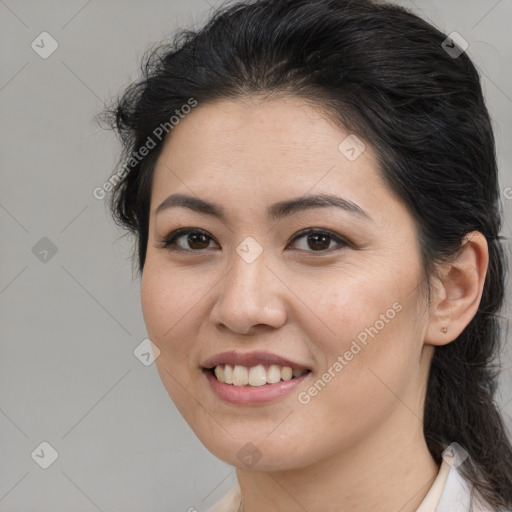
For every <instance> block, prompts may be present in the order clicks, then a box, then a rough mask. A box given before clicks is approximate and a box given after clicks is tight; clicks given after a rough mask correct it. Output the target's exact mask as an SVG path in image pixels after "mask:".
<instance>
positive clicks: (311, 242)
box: [293, 229, 348, 252]
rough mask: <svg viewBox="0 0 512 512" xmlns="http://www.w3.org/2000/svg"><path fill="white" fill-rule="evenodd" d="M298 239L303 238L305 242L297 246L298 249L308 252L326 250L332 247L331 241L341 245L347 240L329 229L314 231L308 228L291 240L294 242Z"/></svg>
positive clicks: (345, 243)
mask: <svg viewBox="0 0 512 512" xmlns="http://www.w3.org/2000/svg"><path fill="white" fill-rule="evenodd" d="M300 239H305V243H303V244H302V247H299V250H301V251H308V252H326V251H328V250H330V249H332V246H331V243H332V242H335V244H334V245H335V246H336V245H338V246H339V245H341V246H342V247H343V246H346V245H348V242H346V241H345V240H343V238H341V237H340V236H338V235H336V234H335V233H332V232H331V231H315V230H311V229H310V230H307V231H305V232H302V233H301V234H299V235H298V236H296V237H295V238H294V239H293V242H294V243H295V242H296V241H297V240H300ZM296 245H297V244H296Z"/></svg>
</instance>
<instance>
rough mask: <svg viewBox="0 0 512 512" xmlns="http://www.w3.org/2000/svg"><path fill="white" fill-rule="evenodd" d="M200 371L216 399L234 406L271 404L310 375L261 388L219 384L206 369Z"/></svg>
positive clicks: (308, 373)
mask: <svg viewBox="0 0 512 512" xmlns="http://www.w3.org/2000/svg"><path fill="white" fill-rule="evenodd" d="M228 364H229V363H228ZM202 371H203V374H204V375H205V377H206V379H207V380H208V383H209V385H210V388H211V389H212V390H213V392H214V393H215V394H216V395H217V397H219V398H220V399H221V400H224V401H226V402H229V403H231V404H235V405H258V404H265V403H268V402H272V401H274V400H277V399H279V398H282V397H283V396H285V395H288V394H289V393H291V391H292V390H294V389H296V388H297V386H299V385H300V384H301V383H302V382H303V381H304V380H305V379H307V378H308V377H309V376H310V375H312V373H311V372H307V373H304V374H303V375H301V376H300V377H295V378H293V379H290V380H285V381H280V382H276V383H275V384H264V385H263V386H234V385H233V384H225V383H224V382H220V380H217V378H216V377H215V376H214V375H213V373H212V371H211V370H209V369H207V368H203V370H202Z"/></svg>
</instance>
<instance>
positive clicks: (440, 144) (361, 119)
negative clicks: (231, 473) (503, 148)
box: [109, 0, 512, 512]
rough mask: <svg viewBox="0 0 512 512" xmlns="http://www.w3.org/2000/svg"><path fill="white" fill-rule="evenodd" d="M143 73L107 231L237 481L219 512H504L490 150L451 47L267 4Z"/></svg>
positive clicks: (386, 7)
mask: <svg viewBox="0 0 512 512" xmlns="http://www.w3.org/2000/svg"><path fill="white" fill-rule="evenodd" d="M144 71H145V75H144V77H143V79H142V80H141V81H139V82H137V83H135V84H133V85H132V86H130V87H129V89H128V90H127V91H126V92H125V94H124V95H123V96H122V98H121V99H120V100H119V101H118V103H117V104H116V105H115V106H114V108H113V109H112V110H111V112H110V118H109V119H110V122H111V124H112V126H113V127H114V128H115V129H116V130H117V131H118V133H119V134H120V136H121V139H122V141H123V143H124V157H125V166H124V167H123V168H122V171H121V172H119V173H118V176H117V178H118V179H117V185H116V187H115V189H114V193H113V194H112V196H111V207H112V211H113V214H114V217H115V219H116V220H117V222H119V223H120V224H121V225H123V226H124V227H126V228H127V229H129V230H130V231H131V232H132V233H134V234H135V235H136V240H137V242H138V269H139V271H140V274H141V299H142V309H143V314H144V319H145V322H146V326H147V329H148V334H149V337H150V339H151V340H152V342H153V344H154V350H157V351H158V354H159V355H158V357H157V359H156V364H157V367H158V371H159V374H160V376H161V378H162V381H163V383H164V386H165V387H166V389H167V391H168V392H169V394H170V396H171V398H172V400H173V401H174V403H175V404H176V406H177V408H178V409H179V411H180V412H181V414H182V415H183V417H184V419H185V420H186V421H187V422H188V424H189V425H190V427H191V428H192V429H193V431H194V432H195V433H196V435H197V436H198V437H199V439H200V440H201V441H202V443H203V444H204V445H205V446H206V447H207V448H208V449H209V450H210V451H211V452H212V453H213V454H214V455H216V456H217V457H219V458H220V459H222V460H224V461H225V462H227V463H228V464H231V465H234V466H236V471H237V480H238V485H237V486H236V487H235V488H233V489H232V490H231V491H230V493H229V494H228V495H226V496H225V498H224V499H223V500H222V501H221V502H219V503H218V504H217V505H216V506H215V507H214V508H213V509H212V511H213V510H214V511H216V512H220V511H223V512H224V511H229V512H231V511H233V512H235V511H241V510H244V511H245V512H254V511H260V510H279V511H298V510H307V511H309V512H315V511H319V510H322V511H326V510H327V511H349V510H350V511H352V512H354V511H363V510H364V511H366V510H379V511H381V512H382V511H384V512H386V511H390V512H391V511H398V510H400V511H401V512H412V511H419V512H426V511H433V510H436V511H438V512H447V511H451V512H454V511H456V512H458V511H466V510H475V511H477V510H480V511H483V510H485V511H488V510H493V511H494V510H511V509H512V448H511V445H510V440H509V439H508V438H507V434H506V431H505V428H504V424H503V420H502V418H501V416H500V413H499V410H498V409H497V407H496V405H495V403H494V401H493V397H494V392H495V385H496V374H495V370H494V368H493V366H492V362H493V358H494V357H495V356H496V355H497V351H498V349H499V342H500V336H499V316H498V312H499V310H500V307H501V304H502V301H503V294H504V289H503V288H504V256H503V250H502V248H501V246H500V237H499V232H500V226H501V218H500V212H499V188H498V183H497V168H496V159H495V143H494V138H493V133H492V129H491V124H490V121H489V115H488V112H487V109H486V107H485V104H484V100H483V97H482V90H481V86H480V82H479V77H478V74H477V71H476V70H475V67H474V66H473V64H472V63H471V61H470V59H469V58H468V56H467V55H466V53H465V52H464V51H463V48H461V47H460V46H459V45H457V44H456V41H455V38H453V39H451V38H447V37H446V35H444V34H442V33H441V32H439V31H438V30H437V29H435V28H433V27H432V26H431V25H429V24H428V23H426V22H425V21H423V20H421V19H420V18H418V17H417V16H415V15H413V14H411V13H410V12H408V11H407V10H405V9H403V8H401V7H397V6H394V5H391V4H383V3H380V2H372V1H370V0H362V1H358V2H353V1H350V0H256V1H250V2H243V3H237V4H234V5H232V6H226V7H224V8H223V9H220V10H219V11H218V12H217V13H216V14H215V15H213V16H212V18H211V19H210V21H209V22H208V23H207V25H206V26H205V27H204V28H203V29H201V30H199V31H197V32H193V31H183V32H182V33H181V34H179V35H178V36H177V37H176V39H175V41H174V42H173V44H172V45H171V46H170V47H166V46H163V45H162V46H160V47H159V49H158V50H157V51H156V52H155V53H154V54H152V55H151V56H150V57H149V59H148V60H147V64H146V67H145V68H144Z"/></svg>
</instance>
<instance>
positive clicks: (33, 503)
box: [0, 0, 512, 512]
mask: <svg viewBox="0 0 512 512" xmlns="http://www.w3.org/2000/svg"><path fill="white" fill-rule="evenodd" d="M211 1H212V3H210V4H208V3H207V2H206V1H203V0H189V1H188V2H185V1H182V0H165V1H162V0H158V1H151V2H148V1H144V2H142V1H139V2H136V1H134V0H130V1H123V2H121V1H119V0H117V1H112V0H111V1H104V2H100V1H99V0H90V1H86V0H73V1H70V0H67V1H64V0H53V1H46V2H41V1H36V0H17V1H15V0H0V38H1V40H0V52H1V70H2V72H1V75H0V119H1V120H2V124H3V127H2V137H1V139H0V155H1V157H0V158H1V169H2V171H1V172H2V187H1V189H0V222H1V224H0V226H1V229H2V232H1V234H2V239H3V240H5V241H6V242H4V243H3V244H2V245H1V247H0V262H1V267H0V268H1V270H0V319H1V324H0V325H1V340H2V343H1V353H0V365H1V367H0V375H1V382H0V433H1V434H0V448H1V464H0V510H1V511H9V512H11V511H43V510H44V511H52V512H60V511H68V510H73V511H76V512H78V511H96V510H101V511H105V512H107V511H137V512H142V511H145V512H149V511H156V510H159V511H162V510H167V511H185V510H188V509H189V508H190V507H195V508H196V509H197V510H198V511H203V510H206V508H208V507H209V506H211V505H212V504H213V503H214V502H215V501H217V500H218V499H219V498H220V496H222V495H223V494H224V493H225V492H226V491H227V490H228V489H229V488H230V487H231V486H232V485H233V484H234V482H235V473H234V468H233V467H231V466H228V465H226V464H225V463H224V462H221V461H219V460H218V459H216V458H215V457H213V455H211V454H210V453H209V452H208V451H207V450H206V449H205V448H204V447H203V446H202V444H201V443H200V442H199V441H198V439H197V438H196V437H195V435H194V434H193V433H192V431H191V430H190V429H189V428H188V426H187V425H186V423H185V422H184V420H183V419H182V418H181V416H180V415H179V413H178V412H177V411H176V409H175V407H174V405H173V404H172V402H171V400H170V398H169V397H168V395H167V392H166V391H165V389H164V388H163V386H162V384H161V382H160V379H159V377H158V374H157V371H156V368H155V366H154V365H151V366H147V367H146V366H144V365H143V364H142V363H141V362H140V361H139V360H138V359H137V358H136V357H135V356H134V353H133V351H134V349H135V348H136V347H137V346H138V345H139V343H141V341H142V340H143V339H144V338H146V331H145V326H144V323H143V319H142V314H141V310H140V302H139V282H138V280H137V279H132V277H133V275H132V268H131V262H130V240H129V238H127V237H121V235H122V232H121V231H120V230H119V229H118V228H116V227H115V226H114V224H113V222H112V221H111V220H110V218H109V215H108V211H107V209H106V205H105V203H104V201H100V200H97V199H95V198H94V197H93V195H92V191H93V190H94V188H95V187H98V186H101V185H102V184H103V183H104V182H105V180H106V179H107V178H108V176H109V175H110V173H111V172H112V170H113V169H114V166H115V164H116V161H117V155H118V151H119V146H118V145H117V142H116V140H115V137H114V136H113V134H111V133H108V132H104V131H102V130H101V129H100V128H99V127H98V126H97V125H96V124H95V123H94V121H93V117H94V116H95V115H96V114H97V113H98V112H99V111H100V110H101V108H102V105H103V102H104V101H105V100H108V99H109V98H111V97H112V96H113V95H115V94H117V93H118V92H120V91H121V90H122V88H123V87H124V86H126V85H127V84H128V83H129V82H130V80H132V79H135V78H136V77H137V76H138V66H139V62H140V58H141V56H142V54H143V52H144V50H146V49H147V48H148V46H149V44H150V43H152V42H154V41H158V40H159V39H161V38H162V37H164V36H166V35H170V34H172V32H173V30H174V29H175V28H176V27H178V26H183V25H185V26H192V25H194V24H196V25H197V24H199V25H200V24H201V23H202V22H203V21H204V20H205V19H206V18H207V16H208V11H209V9H210V6H209V5H213V6H215V5H218V2H217V3H213V0H211ZM402 4H403V5H408V6H411V7H413V8H414V10H416V11H417V12H419V13H420V14H421V15H422V16H423V17H425V18H427V19H428V20H430V21H431V22H433V23H434V24H436V25H437V26H439V27H440V28H441V29H442V30H443V31H445V32H446V33H450V32H452V31H457V32H459V33H460V34H461V35H463V37H464V38H465V39H466V40H467V41H468V43H469V49H468V53H469V54H470V56H471V57H472V58H473V59H474V61H475V63H476V64H477V65H478V66H479V69H480V71H481V73H482V77H483V85H484V88H485V94H486V97H487V102H488V107H489V110H490V112H491V116H492V118H493V122H494V126H495V128H496V137H497V143H498V148H497V149H498V156H499V162H500V168H501V186H502V190H503V192H505V189H506V187H512V172H511V165H510V164H511V161H512V155H511V144H510V141H511V140H512V126H511V119H512V115H511V114H512V74H511V72H510V63H511V62H512V55H511V53H512V51H511V50H512V48H511V46H512V45H511V38H510V26H511V22H512V2H511V1H510V0H500V1H496V0H479V1H476V0H472V1H468V0H451V1H448V0H442V1H441V0H437V1H433V0H415V2H414V3H413V2H402ZM43 31H46V32H48V33H50V34H51V36H52V37H53V38H54V39H55V40H56V41H57V42H58V45H59V46H58V49H57V50H56V51H55V52H54V53H53V54H52V55H51V56H50V57H49V58H47V59H43V58H41V57H40V56H39V55H38V54H37V53H36V52H35V51H34V50H33V49H32V48H31V43H32V41H33V40H35V39H36V38H37V36H38V35H39V34H41V32H43ZM47 43H48V42H47ZM48 47H49V45H48V44H45V48H46V49H48ZM455 128H456V127H455ZM509 197H512V193H511V194H509ZM503 204H504V209H505V213H506V221H505V227H504V230H503V235H504V236H507V237H511V236H512V199H510V198H509V199H507V198H506V194H505V193H503ZM44 237H46V238H47V239H49V240H50V241H51V244H53V246H54V247H55V248H56V249H57V252H56V253H55V254H52V251H51V247H52V246H51V245H50V244H49V242H48V240H42V241H41V239H42V238H44ZM36 244H38V245H36ZM506 244H507V249H508V251H509V258H510V247H511V245H510V241H507V242H506ZM34 246H35V247H36V248H35V249H33V248H34ZM44 250H48V251H49V252H48V253H44ZM41 258H42V260H41ZM510 288H511V287H510V282H509V285H508V293H509V301H508V306H507V310H506V311H504V315H505V316H506V317H508V320H507V322H508V323H509V322H510V310H511V308H510ZM507 343H508V345H510V344H511V343H512V342H510V339H509V341H508V342H507ZM511 361H512V357H511V356H510V349H507V351H506V353H505V354H504V360H503V366H504V368H505V370H504V372H503V375H502V386H501V389H500V394H499V403H500V405H501V407H502V408H503V413H504V415H505V417H506V420H507V424H508V427H509V428H510V426H511V425H512V372H511V369H510V368H511ZM43 441H46V442H48V443H49V444H50V445H51V446H52V447H53V448H54V449H55V450H56V451H57V452H58V458H57V460H55V462H54V463H53V464H52V465H51V466H50V467H49V468H48V469H42V468H41V467H40V466H39V465H38V464H36V462H35V460H34V459H36V460H37V457H36V456H34V459H33V458H32V457H31V454H32V453H33V452H34V450H35V449H36V448H37V447H38V446H39V445H40V443H41V442H43ZM39 452H40V449H39ZM36 453H37V452H36ZM44 453H45V455H44V457H48V456H49V455H48V454H49V452H48V450H46V452H44ZM44 457H40V460H42V459H43V458H44ZM47 460H48V459H47Z"/></svg>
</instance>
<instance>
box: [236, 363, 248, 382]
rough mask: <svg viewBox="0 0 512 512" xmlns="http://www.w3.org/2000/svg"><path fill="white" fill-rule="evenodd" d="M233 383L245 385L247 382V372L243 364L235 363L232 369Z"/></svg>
mask: <svg viewBox="0 0 512 512" xmlns="http://www.w3.org/2000/svg"><path fill="white" fill-rule="evenodd" d="M233 384H234V385H235V386H246V385H247V384H249V372H248V371H247V368H246V367H245V366H239V365H235V368H234V369H233Z"/></svg>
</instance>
